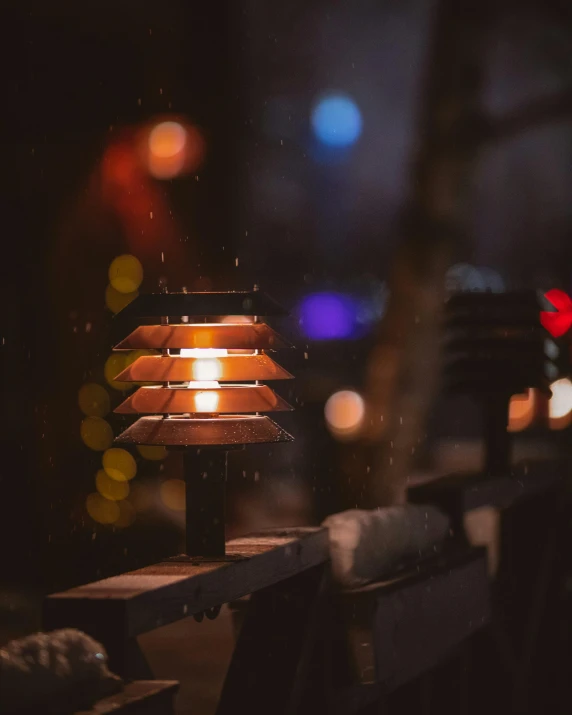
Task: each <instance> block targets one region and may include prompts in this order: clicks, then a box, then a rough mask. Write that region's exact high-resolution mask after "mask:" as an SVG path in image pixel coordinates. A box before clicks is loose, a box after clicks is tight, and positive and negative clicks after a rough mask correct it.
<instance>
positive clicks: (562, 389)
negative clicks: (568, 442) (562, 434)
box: [548, 378, 572, 429]
mask: <svg viewBox="0 0 572 715" xmlns="http://www.w3.org/2000/svg"><path fill="white" fill-rule="evenodd" d="M550 389H551V390H552V397H551V398H550V400H549V402H548V423H549V425H550V429H564V428H565V427H568V425H569V424H570V423H571V422H572V382H570V380H569V379H568V378H562V379H560V380H556V381H555V382H553V383H552V384H551V385H550Z"/></svg>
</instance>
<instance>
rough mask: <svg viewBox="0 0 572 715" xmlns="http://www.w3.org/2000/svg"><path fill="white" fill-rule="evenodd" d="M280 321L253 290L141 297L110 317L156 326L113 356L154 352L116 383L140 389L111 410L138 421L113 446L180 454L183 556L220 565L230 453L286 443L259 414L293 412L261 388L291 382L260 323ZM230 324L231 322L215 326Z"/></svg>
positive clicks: (278, 342)
mask: <svg viewBox="0 0 572 715" xmlns="http://www.w3.org/2000/svg"><path fill="white" fill-rule="evenodd" d="M283 314H284V311H283V310H282V309H281V308H280V306H278V305H277V304H276V303H274V301H273V300H271V299H270V298H269V297H268V296H266V295H265V294H263V293H260V292H259V291H252V292H235V293H161V294H155V295H140V296H138V297H137V298H136V299H135V300H133V301H132V302H131V303H130V304H129V305H128V306H127V307H126V308H125V309H124V310H123V311H122V312H121V313H119V314H118V316H116V320H118V321H119V323H120V324H122V323H123V325H125V321H127V323H128V324H130V323H132V322H133V321H140V320H147V321H148V320H149V319H151V320H152V321H153V324H143V325H137V326H136V327H134V329H132V330H131V331H130V332H129V334H128V336H127V337H126V338H124V339H123V340H121V341H120V342H119V343H118V344H117V345H116V346H115V348H114V349H115V350H117V351H126V350H141V351H144V350H158V351H160V352H161V354H159V355H148V354H141V355H140V357H138V358H137V359H136V360H135V361H134V362H132V363H131V364H129V365H127V367H125V369H123V370H122V371H121V372H120V373H119V375H117V376H115V379H116V381H117V382H120V383H145V386H143V387H140V388H139V389H138V390H137V391H136V392H134V393H133V394H131V395H130V396H129V397H128V398H127V399H126V400H125V401H124V402H123V403H122V404H121V405H119V407H117V409H116V410H115V412H117V413H120V414H123V415H139V419H138V420H137V421H136V422H135V423H133V424H132V425H131V426H130V427H129V428H128V429H126V430H125V431H124V432H123V433H122V434H121V435H120V436H119V437H118V438H117V440H116V441H117V442H120V443H123V444H135V445H143V446H147V447H150V446H151V447H157V446H159V447H170V448H184V451H183V463H184V478H185V482H186V508H187V524H186V551H187V556H189V557H193V558H196V557H204V558H208V559H211V560H212V559H220V558H225V529H224V489H225V487H224V485H225V481H226V477H227V456H228V455H227V452H228V450H229V449H232V448H236V447H244V446H245V445H247V444H259V443H267V442H288V441H291V440H292V437H291V436H290V435H289V434H288V433H287V432H285V431H284V430H283V429H282V428H281V427H279V426H278V425H277V424H276V423H275V422H274V421H273V420H271V419H270V418H269V417H268V416H266V415H265V414H264V413H266V412H281V411H287V410H291V409H292V407H291V406H290V405H289V404H288V403H287V402H285V401H284V400H283V399H282V398H281V397H280V396H279V395H277V394H276V393H275V392H274V391H273V390H272V389H271V388H270V387H268V386H267V385H265V384H262V383H261V381H272V380H286V379H291V378H292V375H291V374H290V373H288V372H287V371H286V370H284V368H282V367H281V366H280V365H278V364H277V363H276V362H275V361H274V360H273V359H272V358H271V357H270V355H269V354H268V352H269V351H273V350H276V349H278V348H285V347H290V345H289V344H288V343H287V342H286V341H285V340H284V339H283V338H281V337H280V336H279V335H278V334H277V333H275V332H274V330H272V328H271V327H270V326H269V325H267V324H266V323H264V322H259V320H260V316H276V315H283ZM228 315H232V316H237V318H236V322H231V323H229V322H221V321H222V320H223V319H224V316H228ZM243 318H250V320H246V321H245V320H243ZM173 321H175V322H173ZM235 351H236V352H235ZM149 383H151V384H149Z"/></svg>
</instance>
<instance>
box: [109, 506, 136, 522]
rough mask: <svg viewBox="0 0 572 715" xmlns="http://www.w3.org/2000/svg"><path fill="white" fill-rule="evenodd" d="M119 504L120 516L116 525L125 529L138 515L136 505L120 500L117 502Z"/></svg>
mask: <svg viewBox="0 0 572 715" xmlns="http://www.w3.org/2000/svg"><path fill="white" fill-rule="evenodd" d="M117 506H118V507H119V517H118V519H117V521H116V522H115V523H114V526H117V527H118V528H120V529H125V528H127V527H128V526H131V524H133V522H134V521H135V517H136V512H135V507H134V506H133V504H131V502H129V501H120V502H117Z"/></svg>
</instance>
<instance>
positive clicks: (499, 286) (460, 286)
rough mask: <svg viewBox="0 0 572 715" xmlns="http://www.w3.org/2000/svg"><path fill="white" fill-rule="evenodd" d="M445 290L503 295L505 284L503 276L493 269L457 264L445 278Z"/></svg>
mask: <svg viewBox="0 0 572 715" xmlns="http://www.w3.org/2000/svg"><path fill="white" fill-rule="evenodd" d="M445 288H446V290H447V291H449V292H454V291H481V292H483V291H491V292H492V293H502V292H503V291H504V290H505V284H504V281H503V278H502V276H501V274H500V273H499V272H498V271H495V270H494V269H493V268H488V267H484V266H473V265H471V264H470V263H455V264H454V265H453V266H451V267H450V268H449V270H448V271H447V273H446V276H445Z"/></svg>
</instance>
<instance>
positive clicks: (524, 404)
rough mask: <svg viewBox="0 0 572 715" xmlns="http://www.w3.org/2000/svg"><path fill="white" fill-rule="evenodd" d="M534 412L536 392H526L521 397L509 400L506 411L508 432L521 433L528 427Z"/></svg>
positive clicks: (516, 396) (531, 390) (515, 396)
mask: <svg viewBox="0 0 572 715" xmlns="http://www.w3.org/2000/svg"><path fill="white" fill-rule="evenodd" d="M535 412H536V391H535V390H533V389H530V390H528V391H527V392H525V393H523V394H522V395H513V396H512V397H511V398H510V403H509V409H508V431H509V432H521V431H522V430H525V429H526V428H527V427H530V425H531V424H532V422H533V420H534V415H535Z"/></svg>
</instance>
